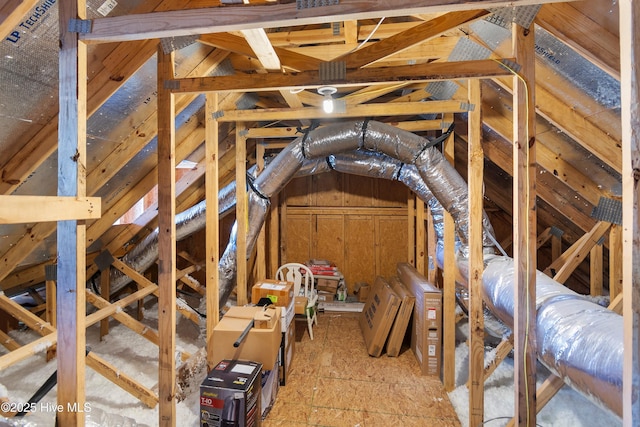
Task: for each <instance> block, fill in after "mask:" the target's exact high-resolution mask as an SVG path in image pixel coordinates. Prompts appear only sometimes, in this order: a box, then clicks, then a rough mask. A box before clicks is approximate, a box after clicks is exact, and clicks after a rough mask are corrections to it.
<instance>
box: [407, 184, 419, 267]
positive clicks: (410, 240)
mask: <svg viewBox="0 0 640 427" xmlns="http://www.w3.org/2000/svg"><path fill="white" fill-rule="evenodd" d="M416 200H417V195H416V194H415V193H413V192H412V191H410V192H408V197H407V236H408V237H407V262H408V263H409V264H411V265H412V266H414V267H415V266H416Z"/></svg>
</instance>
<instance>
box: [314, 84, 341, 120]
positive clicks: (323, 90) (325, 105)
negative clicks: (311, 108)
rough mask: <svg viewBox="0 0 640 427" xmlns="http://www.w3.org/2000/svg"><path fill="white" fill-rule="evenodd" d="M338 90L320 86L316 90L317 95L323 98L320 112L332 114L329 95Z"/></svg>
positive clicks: (331, 103)
mask: <svg viewBox="0 0 640 427" xmlns="http://www.w3.org/2000/svg"><path fill="white" fill-rule="evenodd" d="M337 91H338V89H336V88H335V87H333V86H322V87H319V88H318V93H319V94H320V95H322V96H323V97H324V99H323V100H322V110H323V111H324V112H325V113H327V114H331V113H333V98H332V97H331V95H333V94H334V93H336V92H337Z"/></svg>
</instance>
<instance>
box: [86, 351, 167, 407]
mask: <svg viewBox="0 0 640 427" xmlns="http://www.w3.org/2000/svg"><path fill="white" fill-rule="evenodd" d="M87 366H89V367H90V368H91V369H93V370H94V371H96V372H98V373H99V374H100V375H102V376H103V377H105V378H107V379H108V380H109V381H111V382H112V383H114V384H116V385H118V386H119V387H121V388H122V389H124V390H125V391H127V392H128V393H130V394H132V395H133V396H135V397H136V398H137V399H138V400H140V401H141V402H142V403H144V404H145V405H147V406H148V407H149V408H153V407H155V406H156V405H157V404H158V396H156V395H155V393H154V392H153V391H151V390H150V389H149V388H147V387H145V386H143V385H142V384H140V383H138V382H137V381H135V380H134V379H133V378H131V377H130V376H129V375H127V374H125V373H124V372H122V371H121V370H120V369H117V368H116V367H115V366H113V365H112V364H111V363H109V362H107V361H106V360H104V359H103V358H102V357H100V356H98V355H97V354H95V353H89V354H88V355H87ZM174 381H175V379H174ZM81 408H82V407H81Z"/></svg>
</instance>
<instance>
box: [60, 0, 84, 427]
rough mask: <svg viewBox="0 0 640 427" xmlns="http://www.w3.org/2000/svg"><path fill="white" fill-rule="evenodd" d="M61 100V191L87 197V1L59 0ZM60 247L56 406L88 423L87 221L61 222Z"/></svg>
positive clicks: (67, 417) (66, 416)
mask: <svg viewBox="0 0 640 427" xmlns="http://www.w3.org/2000/svg"><path fill="white" fill-rule="evenodd" d="M58 17H59V21H58V25H59V28H60V40H59V46H60V51H59V98H60V100H59V102H60V109H59V114H58V196H75V197H83V196H86V142H87V131H86V123H87V83H86V82H87V47H86V45H85V44H84V43H82V42H80V41H79V39H78V33H74V32H70V30H69V27H70V23H71V22H75V21H77V20H79V19H84V18H86V4H85V2H84V1H83V0H62V1H60V2H59V3H58ZM57 236H58V237H57V240H58V241H57V248H58V249H57V252H58V254H57V255H58V265H57V273H58V288H57V301H56V302H57V315H56V318H57V323H58V343H59V344H60V345H59V346H58V378H64V381H58V405H60V408H62V410H61V411H60V412H58V413H57V424H58V425H62V426H70V427H74V426H75V427H79V426H84V424H85V422H84V412H82V408H83V407H84V400H85V389H84V382H85V347H86V337H85V322H84V318H85V293H84V288H85V283H86V278H85V274H86V273H85V271H86V260H85V252H86V237H85V236H86V225H85V222H84V221H60V222H58V233H57Z"/></svg>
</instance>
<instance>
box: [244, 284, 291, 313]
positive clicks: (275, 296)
mask: <svg viewBox="0 0 640 427" xmlns="http://www.w3.org/2000/svg"><path fill="white" fill-rule="evenodd" d="M260 298H269V299H270V300H271V303H272V304H273V305H277V306H279V307H287V306H288V305H289V303H290V302H291V300H292V299H293V283H292V282H286V281H282V280H271V279H265V280H261V281H260V282H258V283H256V284H255V285H253V287H252V288H251V303H252V304H257V303H258V301H260Z"/></svg>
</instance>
